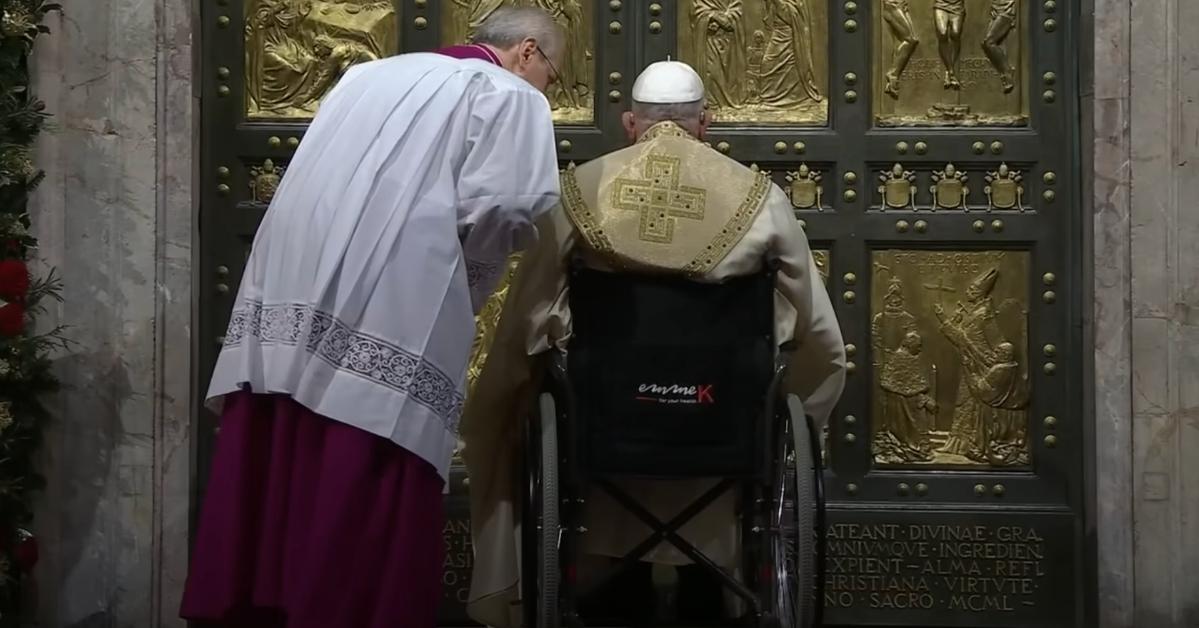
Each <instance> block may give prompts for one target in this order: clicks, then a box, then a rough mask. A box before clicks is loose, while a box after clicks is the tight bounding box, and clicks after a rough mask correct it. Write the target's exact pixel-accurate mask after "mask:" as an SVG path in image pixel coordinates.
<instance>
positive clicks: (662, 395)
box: [635, 384, 716, 404]
mask: <svg viewBox="0 0 1199 628" xmlns="http://www.w3.org/2000/svg"><path fill="white" fill-rule="evenodd" d="M635 399H636V400H637V401H645V402H648V403H667V404H675V403H686V404H709V403H716V398H715V397H714V396H713V394H712V385H711V384H704V385H699V386H681V385H679V384H670V385H666V386H664V385H661V384H641V385H639V386H637V395H636V397H635Z"/></svg>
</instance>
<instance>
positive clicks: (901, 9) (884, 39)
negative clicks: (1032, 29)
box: [874, 0, 1028, 126]
mask: <svg viewBox="0 0 1199 628" xmlns="http://www.w3.org/2000/svg"><path fill="white" fill-rule="evenodd" d="M879 2H880V5H879V6H880V9H881V10H879V11H877V12H876V13H877V17H876V19H875V33H876V35H875V46H874V49H875V53H874V55H875V58H874V67H875V68H876V71H875V76H874V81H875V83H874V84H875V96H876V97H875V99H874V110H875V111H874V113H875V120H876V122H877V123H878V124H879V125H882V126H904V125H926V126H934V125H935V126H977V125H995V126H1017V125H1024V124H1027V122H1028V115H1027V103H1026V100H1027V98H1026V95H1025V93H1024V89H1023V83H1024V82H1026V81H1025V80H1024V78H1023V76H1022V74H1023V72H1024V70H1023V68H1022V66H1023V64H1024V61H1023V60H1024V59H1025V57H1026V55H1027V51H1026V50H1024V44H1023V43H1022V42H1023V39H1022V38H1021V37H1019V35H1020V33H1021V31H1022V30H1023V29H1024V28H1025V26H1024V22H1023V21H1022V19H1021V15H1020V12H1019V6H1018V3H1019V2H1020V0H986V2H984V3H979V4H978V5H975V4H973V3H967V2H966V0H879ZM1013 34H1015V36H1013ZM922 41H928V42H935V44H936V45H935V46H927V45H925V46H922V45H920V42H922Z"/></svg>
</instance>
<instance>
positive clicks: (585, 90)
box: [441, 0, 595, 125]
mask: <svg viewBox="0 0 1199 628" xmlns="http://www.w3.org/2000/svg"><path fill="white" fill-rule="evenodd" d="M594 4H595V3H594V2H593V1H591V0H443V2H442V7H443V9H442V11H443V12H442V20H441V24H442V27H441V41H442V43H443V44H444V45H447V46H448V45H453V44H458V43H462V42H465V41H469V40H470V36H471V34H472V33H473V32H474V30H475V29H476V28H478V27H479V25H480V24H482V23H483V20H486V19H487V17H488V16H490V15H491V14H492V13H493V12H494V11H495V10H496V9H498V8H500V7H502V6H535V7H540V8H542V9H545V10H546V11H549V12H550V14H552V15H553V16H554V18H555V19H556V20H557V21H558V24H560V25H561V26H562V28H563V29H564V30H565V31H566V50H564V51H563V54H562V61H561V63H559V64H558V66H557V70H558V73H559V79H558V81H557V82H555V83H554V85H553V86H551V87H550V93H549V99H550V105H551V106H552V107H553V110H554V122H556V123H558V124H567V125H571V124H590V123H591V122H592V121H593V120H594V119H595V105H594V97H593V94H594V93H595V41H594V38H593V37H592V32H593V28H592V25H593V24H594V19H595V16H594V7H593V5H594Z"/></svg>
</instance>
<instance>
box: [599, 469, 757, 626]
mask: <svg viewBox="0 0 1199 628" xmlns="http://www.w3.org/2000/svg"><path fill="white" fill-rule="evenodd" d="M595 484H596V485H598V486H599V487H600V488H601V489H602V490H603V491H604V492H605V493H607V494H609V495H611V496H612V498H613V499H615V500H616V501H617V502H618V503H619V504H620V505H621V506H622V507H624V508H625V509H626V510H628V511H629V512H631V513H633V515H634V516H635V517H637V518H638V519H640V520H641V521H642V523H644V524H645V525H647V526H649V527H650V528H651V529H652V530H653V533H652V534H650V536H649V537H647V538H646V539H645V540H644V541H642V542H641V543H639V544H638V545H637V546H636V547H634V548H633V549H632V550H631V551H630V552H629V553H627V554H625V555H624V557H623V558H621V559H620V562H619V563H617V565H616V566H614V567H611V568H609V569H607V570H606V571H605V572H603V573H602V574H601V575H600V576H598V577H596V578H595V579H594V580H593V581H591V582H589V583H587V584H586V585H585V586H584V587H583V588H582V590H581V591H580V592H579V594H580V596H581V597H588V596H590V595H591V594H593V593H594V592H596V591H598V590H600V589H601V588H603V587H604V586H605V585H607V584H608V583H610V582H611V581H613V580H614V579H615V578H617V577H618V576H620V575H621V574H622V573H624V572H625V571H627V570H628V569H630V568H631V567H632V566H633V565H635V564H636V563H637V561H639V560H641V558H642V557H644V556H645V555H646V554H648V553H649V552H650V550H652V549H653V548H655V547H657V546H658V545H659V544H660V543H663V542H666V543H669V544H671V545H673V546H674V547H675V548H677V549H678V550H679V551H680V552H682V553H683V554H684V555H685V556H687V558H690V559H691V560H692V562H694V563H695V564H697V565H701V566H703V567H704V569H706V570H707V571H709V572H710V573H712V574H713V575H715V576H716V577H717V578H719V579H720V581H721V583H722V584H723V585H724V586H725V587H726V588H728V589H730V590H731V591H733V593H735V594H736V595H737V597H740V598H741V599H743V600H745V602H746V603H748V604H749V605H750V607H751V608H752V609H753V612H754V614H755V615H756V614H758V613H760V612H761V610H762V609H761V602H760V601H759V599H758V597H757V596H756V595H754V593H753V592H752V591H750V590H749V588H747V587H746V586H745V585H744V584H742V583H741V582H740V581H738V580H737V579H736V578H734V577H733V576H730V575H729V574H728V573H726V572H725V571H724V570H723V569H721V568H720V566H719V565H717V564H716V563H715V562H713V561H712V559H711V558H708V557H707V556H706V555H705V554H704V553H703V552H701V551H699V549H697V548H696V547H695V546H694V545H692V544H691V543H689V542H688V541H687V540H686V539H684V538H683V537H682V536H679V534H678V530H679V528H681V527H683V526H684V525H686V524H687V522H689V521H691V520H692V519H694V518H695V517H696V516H697V515H699V513H701V512H703V510H704V509H705V508H707V507H708V506H710V505H711V504H712V502H714V501H716V499H718V498H719V497H720V496H722V495H724V494H725V493H727V492H728V491H729V489H731V488H733V487H734V486H735V485H736V484H737V482H736V480H732V479H724V480H722V481H720V482H719V483H717V485H716V486H714V487H712V488H711V489H709V490H708V491H706V492H705V493H704V494H703V495H701V496H700V497H699V499H696V500H695V501H694V502H692V503H691V504H690V505H689V506H687V507H686V508H684V509H683V510H682V512H680V513H679V514H677V515H675V516H674V517H672V518H671V519H670V520H669V521H667V522H666V523H663V522H662V521H661V520H660V519H658V518H657V517H655V516H654V515H653V514H651V513H650V512H649V511H648V510H646V509H645V507H643V506H642V505H641V504H640V503H638V502H637V500H635V499H633V498H632V497H630V496H629V495H628V494H627V493H625V492H624V491H623V490H621V489H620V488H619V487H618V486H616V485H615V484H613V483H612V482H611V481H609V480H605V479H596V480H595Z"/></svg>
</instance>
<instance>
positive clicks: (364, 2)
mask: <svg viewBox="0 0 1199 628" xmlns="http://www.w3.org/2000/svg"><path fill="white" fill-rule="evenodd" d="M513 1H515V0H382V1H377V0H212V1H210V2H205V3H203V5H202V20H203V33H202V35H203V46H202V51H203V53H202V54H203V76H204V80H203V106H202V111H203V120H202V128H203V137H202V144H201V152H202V169H203V170H202V173H201V181H202V185H203V188H202V189H203V193H202V196H201V208H200V214H201V219H200V229H201V237H200V270H199V273H200V284H199V289H198V292H197V294H198V295H199V298H200V304H199V306H200V310H199V311H200V321H199V333H198V334H197V335H196V338H197V349H198V355H199V364H198V369H199V370H198V373H197V375H198V377H197V380H198V382H199V383H200V391H201V392H202V391H203V388H204V386H206V384H207V381H208V377H209V375H210V373H211V369H212V365H213V362H214V361H215V357H216V355H217V352H218V350H219V347H220V343H221V338H220V336H221V334H222V333H223V332H224V329H225V325H226V324H227V322H228V315H229V311H230V308H231V307H232V297H233V295H234V294H235V293H236V288H237V285H236V282H237V280H238V277H239V276H240V274H241V272H242V268H243V265H244V260H245V258H246V255H247V253H248V250H249V246H250V243H251V242H252V239H253V234H254V231H255V229H256V228H257V225H258V223H259V221H260V220H261V217H262V214H263V212H264V211H265V208H266V205H267V203H268V202H269V201H270V198H271V196H272V194H273V193H274V189H275V186H276V185H277V184H278V182H279V179H280V177H281V176H284V173H285V172H286V168H287V162H288V159H289V156H290V155H291V154H292V153H293V152H294V150H295V147H296V146H298V144H299V142H300V140H301V139H302V138H303V135H304V129H305V126H306V123H307V121H308V120H309V119H310V118H311V116H312V114H313V112H314V111H315V110H316V107H317V106H318V105H319V102H320V98H321V96H322V95H323V94H324V93H325V92H326V91H327V90H328V88H329V86H331V85H332V84H333V83H334V82H335V81H336V79H337V77H338V75H339V72H340V71H341V69H342V68H344V67H345V66H346V65H347V64H350V63H354V62H358V61H362V60H366V59H372V58H377V57H381V56H387V55H391V54H396V53H398V52H406V51H419V50H429V49H433V48H436V47H438V46H439V45H442V44H443V43H450V42H455V41H459V40H460V39H461V38H462V37H464V36H466V35H467V34H468V33H469V31H470V29H471V28H472V26H473V25H474V24H477V23H478V21H479V20H480V19H482V18H483V17H485V16H486V15H487V14H488V13H489V12H490V11H491V10H494V8H495V7H496V6H500V5H502V4H504V3H507V2H513ZM524 1H525V2H529V3H533V4H537V5H540V6H544V7H546V8H548V9H550V10H552V11H554V12H555V15H557V16H558V18H559V20H560V21H561V23H562V24H563V25H564V26H565V27H566V28H567V29H568V30H569V32H570V33H571V37H570V48H569V51H568V60H567V61H565V62H564V63H563V67H562V68H560V71H561V73H562V75H563V81H562V85H560V86H558V87H557V88H556V89H555V91H554V93H553V94H551V96H552V101H553V102H554V106H555V118H556V121H557V122H558V125H559V126H558V140H559V141H558V150H559V157H560V159H561V162H562V164H563V165H564V166H565V165H566V164H567V163H569V162H571V161H574V162H582V161H585V160H587V159H591V158H593V157H595V156H597V155H600V154H603V153H604V152H606V151H609V150H613V149H615V148H618V147H621V146H623V145H624V136H623V131H622V130H621V129H620V123H619V116H620V112H621V111H623V110H624V109H625V108H627V106H628V98H629V96H628V94H629V90H630V89H631V86H632V81H633V79H634V78H635V77H636V73H637V71H638V70H639V69H640V68H642V67H644V66H645V65H646V64H647V63H649V62H651V61H656V60H661V59H665V58H667V56H668V55H669V56H671V57H672V58H678V59H682V60H685V61H688V62H690V63H692V64H693V65H695V66H696V68H697V69H698V70H699V71H700V72H701V74H702V75H703V76H704V77H705V80H706V82H707V84H708V90H709V98H710V101H711V105H712V107H713V111H714V113H715V115H716V116H717V120H718V124H717V126H716V127H715V128H714V130H713V132H712V135H711V137H710V138H709V139H710V141H711V144H712V146H713V147H714V148H715V149H716V150H719V151H721V152H724V153H726V154H728V155H730V156H731V157H733V158H735V159H738V160H740V161H742V162H745V163H750V164H756V165H757V166H758V167H759V168H761V169H763V170H767V171H769V172H770V173H771V175H772V176H773V178H774V180H775V181H776V182H777V183H778V184H779V185H781V186H783V187H784V189H786V190H787V191H788V192H789V194H790V196H791V199H792V202H793V204H794V205H795V211H796V218H797V220H800V221H802V222H803V223H804V225H805V227H806V229H807V232H808V235H809V238H810V240H811V242H812V245H813V249H815V250H817V251H818V255H819V257H820V262H821V264H822V268H823V270H824V272H825V273H826V276H825V279H826V284H827V287H828V289H829V291H830V294H831V296H832V298H833V302H834V304H835V306H836V308H837V314H838V317H839V320H840V322H841V326H842V330H843V333H844V336H845V342H846V345H847V346H846V350H847V354H848V356H849V358H848V359H849V376H848V383H847V388H846V392H845V395H844V396H843V398H842V402H841V404H840V406H839V407H838V409H837V411H836V412H835V413H834V414H833V416H832V417H831V419H830V426H829V430H828V434H827V440H826V450H827V458H826V467H827V476H826V477H827V483H828V493H829V500H830V522H829V524H830V525H829V529H828V534H827V537H828V540H829V544H830V545H829V549H830V556H829V560H828V574H829V579H828V590H827V593H826V597H825V602H826V607H827V609H828V612H827V614H826V623H828V625H832V626H963V627H964V626H993V627H1017V626H1019V627H1025V626H1046V627H1049V626H1052V627H1059V626H1063V627H1064V626H1086V625H1089V621H1088V620H1089V615H1090V611H1089V607H1088V606H1087V603H1086V600H1087V599H1088V596H1087V586H1088V585H1087V583H1088V582H1089V580H1088V579H1087V577H1086V569H1085V565H1086V561H1085V557H1086V555H1087V553H1088V546H1087V545H1086V541H1085V538H1084V530H1085V529H1086V528H1087V527H1088V524H1087V521H1088V517H1087V515H1086V512H1085V503H1086V493H1085V490H1086V478H1085V474H1084V463H1085V454H1084V452H1085V447H1084V435H1085V434H1086V433H1087V422H1088V421H1090V420H1091V418H1090V417H1089V416H1084V415H1083V414H1082V411H1083V407H1082V403H1081V399H1082V395H1081V386H1082V368H1081V366H1082V356H1081V354H1080V350H1081V348H1082V344H1081V336H1080V331H1079V330H1080V324H1081V320H1082V318H1081V317H1082V309H1083V306H1084V303H1082V302H1081V300H1080V286H1081V283H1080V267H1081V265H1080V263H1079V259H1080V258H1081V254H1080V251H1081V250H1082V241H1081V238H1082V237H1083V234H1084V231H1083V220H1082V216H1081V209H1080V204H1079V195H1078V186H1079V182H1078V172H1079V163H1078V159H1079V157H1078V154H1079V150H1078V148H1079V136H1078V132H1079V127H1078V123H1077V120H1078V87H1077V84H1076V82H1075V81H1076V74H1075V68H1076V65H1077V60H1076V56H1075V55H1076V54H1077V53H1075V52H1074V50H1076V43H1077V38H1076V32H1077V21H1078V20H1077V8H1076V7H1075V6H1074V5H1073V4H1072V3H1063V4H1062V5H1061V6H1059V4H1058V2H1057V0H1036V1H1033V0H980V1H979V2H971V3H967V2H965V0H876V1H873V2H870V1H866V0H674V1H670V0H666V1H661V2H646V1H640V0H639V1H632V0H625V1H622V0H524ZM498 296H499V297H502V293H501V294H500V295H498ZM498 302H499V299H498V298H497V299H496V300H495V301H494V302H493V305H498ZM496 309H497V308H495V307H492V308H491V311H490V312H485V313H484V314H483V315H482V319H483V320H481V321H480V322H481V323H482V325H481V329H482V330H483V333H484V336H485V335H486V331H487V330H488V328H489V326H490V324H491V323H492V322H493V321H492V320H490V319H492V318H493V316H494V313H495V310H496ZM481 340H482V342H481V344H482V345H483V346H484V347H485V345H486V341H487V338H486V337H483V338H481ZM476 366H477V365H476ZM201 417H202V419H201V425H200V428H199V430H198V447H197V453H198V461H197V465H196V468H197V473H198V475H197V478H198V480H199V482H198V483H197V485H198V486H199V487H201V488H200V490H198V491H197V499H202V496H203V489H202V486H203V482H204V480H205V478H207V474H208V460H209V457H210V452H211V445H212V436H213V431H214V428H215V417H213V416H212V415H211V414H208V413H207V412H206V411H203V410H201ZM452 484H453V495H452V496H451V498H450V503H449V507H450V515H451V516H450V519H449V521H448V523H447V526H446V548H447V556H446V569H445V577H444V584H445V596H446V597H445V603H444V604H443V617H444V621H443V624H445V625H463V624H464V623H465V621H466V620H465V616H464V614H463V612H462V606H461V601H463V600H464V599H465V593H466V588H467V586H468V583H469V569H470V562H471V560H470V548H469V545H468V543H469V540H468V539H469V534H468V524H467V520H466V517H467V515H468V512H467V509H466V503H465V498H464V496H465V491H467V490H469V487H468V486H466V485H465V484H464V483H463V478H462V475H461V474H460V473H459V474H457V475H456V476H455V478H454V480H453V482H452Z"/></svg>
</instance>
